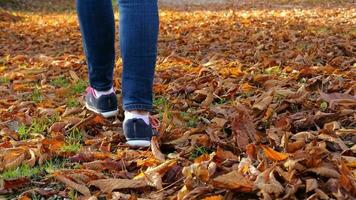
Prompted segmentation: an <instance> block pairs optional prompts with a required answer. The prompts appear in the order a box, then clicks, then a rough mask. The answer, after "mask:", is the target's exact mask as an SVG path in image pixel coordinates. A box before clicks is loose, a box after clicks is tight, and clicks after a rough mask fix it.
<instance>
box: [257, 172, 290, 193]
mask: <svg viewBox="0 0 356 200" xmlns="http://www.w3.org/2000/svg"><path fill="white" fill-rule="evenodd" d="M273 171H274V170H273V169H267V170H265V171H264V172H263V173H261V174H260V175H258V176H257V178H256V180H255V186H256V187H257V188H258V189H259V190H261V191H262V193H266V194H268V195H273V196H274V198H276V197H278V196H279V195H280V194H282V193H283V192H284V190H285V188H284V187H283V185H282V184H281V183H280V182H278V181H277V180H276V178H275V177H274V174H273Z"/></svg>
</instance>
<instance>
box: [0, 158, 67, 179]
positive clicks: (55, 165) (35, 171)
mask: <svg viewBox="0 0 356 200" xmlns="http://www.w3.org/2000/svg"><path fill="white" fill-rule="evenodd" d="M66 163H68V159H62V158H58V157H56V158H53V159H51V160H49V161H46V162H45V163H44V164H43V165H42V166H39V165H35V166H33V167H30V166H29V165H25V164H23V165H20V166H18V167H16V168H14V169H7V170H5V171H4V172H3V173H2V174H1V175H0V177H1V178H2V179H5V180H6V179H16V178H20V177H28V178H31V177H33V176H37V175H40V174H46V173H47V174H50V173H53V172H54V171H56V170H59V169H64V168H67V167H65V164H66Z"/></svg>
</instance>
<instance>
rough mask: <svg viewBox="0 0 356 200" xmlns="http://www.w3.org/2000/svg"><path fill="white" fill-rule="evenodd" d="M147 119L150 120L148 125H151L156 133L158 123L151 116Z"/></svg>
mask: <svg viewBox="0 0 356 200" xmlns="http://www.w3.org/2000/svg"><path fill="white" fill-rule="evenodd" d="M148 118H149V120H150V124H151V126H152V128H153V129H155V130H156V131H158V128H159V126H160V125H161V123H160V121H159V120H158V119H157V118H155V117H153V116H151V115H150V116H149V117H148Z"/></svg>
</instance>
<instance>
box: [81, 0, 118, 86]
mask: <svg viewBox="0 0 356 200" xmlns="http://www.w3.org/2000/svg"><path fill="white" fill-rule="evenodd" d="M76 4H77V13H78V18H79V24H80V30H81V33H82V40H83V47H84V53H85V55H86V58H87V63H88V69H89V70H88V71H89V82H90V86H91V87H93V88H94V89H95V90H98V91H105V90H109V89H111V88H112V84H113V69H114V63H115V21H114V13H113V9H112V4H111V0H76Z"/></svg>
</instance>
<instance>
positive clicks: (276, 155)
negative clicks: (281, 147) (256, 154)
mask: <svg viewBox="0 0 356 200" xmlns="http://www.w3.org/2000/svg"><path fill="white" fill-rule="evenodd" d="M262 148H263V151H264V153H265V155H266V156H267V157H268V158H270V159H271V160H275V161H281V160H285V159H287V158H288V156H289V154H287V153H280V152H278V151H275V150H273V149H271V148H269V147H265V146H262Z"/></svg>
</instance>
